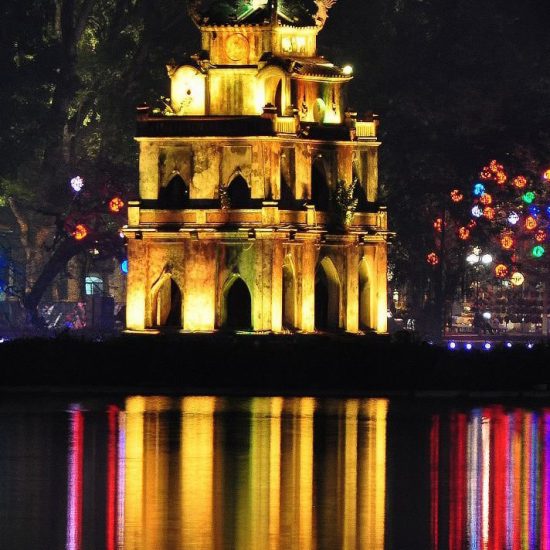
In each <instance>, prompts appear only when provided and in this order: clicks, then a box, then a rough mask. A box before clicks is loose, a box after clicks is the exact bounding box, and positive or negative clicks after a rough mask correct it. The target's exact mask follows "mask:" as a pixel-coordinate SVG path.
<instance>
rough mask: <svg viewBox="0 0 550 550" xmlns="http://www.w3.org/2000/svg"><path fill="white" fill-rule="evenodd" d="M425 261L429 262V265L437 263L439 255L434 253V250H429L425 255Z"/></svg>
mask: <svg viewBox="0 0 550 550" xmlns="http://www.w3.org/2000/svg"><path fill="white" fill-rule="evenodd" d="M426 261H427V262H428V263H429V264H430V265H433V266H435V265H437V264H438V263H439V256H438V255H437V254H436V253H435V252H430V253H429V254H428V255H427V256H426Z"/></svg>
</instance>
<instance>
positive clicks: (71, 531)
mask: <svg viewBox="0 0 550 550" xmlns="http://www.w3.org/2000/svg"><path fill="white" fill-rule="evenodd" d="M83 443H84V415H83V413H82V411H81V410H80V407H79V406H78V405H73V406H71V408H70V410H69V453H68V455H69V456H68V470H69V473H68V483H67V485H68V492H67V544H66V549H67V550H80V546H81V542H82V457H83Z"/></svg>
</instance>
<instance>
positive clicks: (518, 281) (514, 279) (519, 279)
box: [510, 271, 525, 286]
mask: <svg viewBox="0 0 550 550" xmlns="http://www.w3.org/2000/svg"><path fill="white" fill-rule="evenodd" d="M523 281H525V277H524V276H523V274H521V273H520V272H519V271H516V272H515V273H512V276H511V277H510V282H511V283H512V284H513V285H514V286H521V285H522V284H523Z"/></svg>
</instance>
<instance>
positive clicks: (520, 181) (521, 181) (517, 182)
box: [512, 176, 527, 189]
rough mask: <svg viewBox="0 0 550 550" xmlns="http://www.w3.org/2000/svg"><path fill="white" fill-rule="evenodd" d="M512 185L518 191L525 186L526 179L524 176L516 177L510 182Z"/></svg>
mask: <svg viewBox="0 0 550 550" xmlns="http://www.w3.org/2000/svg"><path fill="white" fill-rule="evenodd" d="M512 185H513V186H514V187H517V188H518V189H523V188H524V187H525V186H526V185H527V178H526V177H525V176H516V177H515V178H514V179H513V180H512Z"/></svg>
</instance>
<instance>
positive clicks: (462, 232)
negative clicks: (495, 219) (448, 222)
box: [458, 227, 470, 241]
mask: <svg viewBox="0 0 550 550" xmlns="http://www.w3.org/2000/svg"><path fill="white" fill-rule="evenodd" d="M458 238H459V239H461V240H463V241H467V240H468V239H469V238H470V230H469V229H468V228H467V227H460V228H459V229H458Z"/></svg>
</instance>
